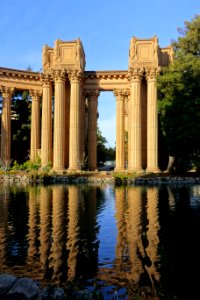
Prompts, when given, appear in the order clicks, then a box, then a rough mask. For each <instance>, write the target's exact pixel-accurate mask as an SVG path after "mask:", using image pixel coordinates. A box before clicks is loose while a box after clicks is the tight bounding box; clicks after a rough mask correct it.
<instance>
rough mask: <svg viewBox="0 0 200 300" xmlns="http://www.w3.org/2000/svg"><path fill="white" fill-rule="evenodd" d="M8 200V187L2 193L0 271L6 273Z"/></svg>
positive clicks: (0, 197)
mask: <svg viewBox="0 0 200 300" xmlns="http://www.w3.org/2000/svg"><path fill="white" fill-rule="evenodd" d="M8 200H9V191H8V189H7V187H5V188H4V190H3V191H0V212H1V215H0V270H1V272H3V271H4V269H5V265H6V251H7V249H6V237H7V224H8Z"/></svg>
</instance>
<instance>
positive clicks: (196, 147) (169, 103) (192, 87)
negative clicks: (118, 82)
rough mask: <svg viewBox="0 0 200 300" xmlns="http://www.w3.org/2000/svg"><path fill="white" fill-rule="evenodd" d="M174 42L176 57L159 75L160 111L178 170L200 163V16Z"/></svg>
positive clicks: (197, 165)
mask: <svg viewBox="0 0 200 300" xmlns="http://www.w3.org/2000/svg"><path fill="white" fill-rule="evenodd" d="M178 32H179V34H180V36H179V38H178V40H177V41H174V42H173V43H172V46H173V51H174V60H173V62H172V63H171V64H170V65H169V67H167V68H164V69H162V72H161V75H160V76H158V91H159V114H160V120H161V126H162V131H163V133H164V135H165V140H166V147H167V149H168V153H169V155H170V156H173V157H174V158H175V167H176V170H188V169H190V168H191V166H195V167H197V168H198V167H199V166H200V138H199V133H200V15H197V16H195V17H194V18H193V19H192V21H191V22H188V21H186V22H185V27H184V28H183V29H181V28H179V29H178Z"/></svg>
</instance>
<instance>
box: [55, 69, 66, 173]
mask: <svg viewBox="0 0 200 300" xmlns="http://www.w3.org/2000/svg"><path fill="white" fill-rule="evenodd" d="M54 81H55V99H54V144H53V169H54V170H64V168H65V73H64V71H61V70H57V71H56V72H55V73H54Z"/></svg>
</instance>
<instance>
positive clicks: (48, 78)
mask: <svg viewBox="0 0 200 300" xmlns="http://www.w3.org/2000/svg"><path fill="white" fill-rule="evenodd" d="M40 79H41V81H42V83H43V85H50V83H51V75H50V74H47V73H41V74H40Z"/></svg>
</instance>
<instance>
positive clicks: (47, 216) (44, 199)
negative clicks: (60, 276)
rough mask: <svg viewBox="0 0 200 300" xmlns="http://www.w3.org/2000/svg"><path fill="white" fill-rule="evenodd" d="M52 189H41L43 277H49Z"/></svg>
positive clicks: (41, 257)
mask: <svg viewBox="0 0 200 300" xmlns="http://www.w3.org/2000/svg"><path fill="white" fill-rule="evenodd" d="M51 214H52V189H51V188H49V187H44V186H42V187H41V191H40V237H39V239H40V248H39V251H40V263H41V272H42V274H43V275H42V276H43V278H46V277H47V272H48V267H49V254H50V248H51V235H52V222H51V221H52V217H51Z"/></svg>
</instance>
